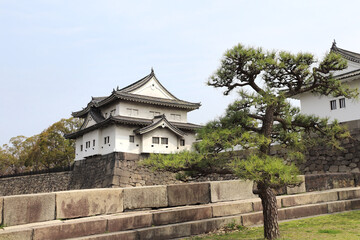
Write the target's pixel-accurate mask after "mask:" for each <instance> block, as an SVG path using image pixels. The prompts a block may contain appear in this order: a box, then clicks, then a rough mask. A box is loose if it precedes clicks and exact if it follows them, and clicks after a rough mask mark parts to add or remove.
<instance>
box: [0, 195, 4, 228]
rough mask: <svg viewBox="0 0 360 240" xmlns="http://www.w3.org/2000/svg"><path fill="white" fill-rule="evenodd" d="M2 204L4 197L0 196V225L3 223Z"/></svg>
mask: <svg viewBox="0 0 360 240" xmlns="http://www.w3.org/2000/svg"><path fill="white" fill-rule="evenodd" d="M3 205H4V198H2V197H0V225H2V224H3Z"/></svg>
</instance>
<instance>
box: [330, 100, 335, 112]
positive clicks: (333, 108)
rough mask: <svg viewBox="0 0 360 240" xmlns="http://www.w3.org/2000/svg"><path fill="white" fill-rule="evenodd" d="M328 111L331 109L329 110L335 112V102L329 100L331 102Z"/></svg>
mask: <svg viewBox="0 0 360 240" xmlns="http://www.w3.org/2000/svg"><path fill="white" fill-rule="evenodd" d="M330 109H331V110H335V109H336V100H331V101H330Z"/></svg>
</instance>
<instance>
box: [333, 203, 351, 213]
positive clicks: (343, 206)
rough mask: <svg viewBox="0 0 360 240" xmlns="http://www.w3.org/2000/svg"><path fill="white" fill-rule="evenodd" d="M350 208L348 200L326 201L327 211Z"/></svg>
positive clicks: (342, 210)
mask: <svg viewBox="0 0 360 240" xmlns="http://www.w3.org/2000/svg"><path fill="white" fill-rule="evenodd" d="M348 210H351V202H350V201H336V202H329V203H328V213H334V212H344V211H348Z"/></svg>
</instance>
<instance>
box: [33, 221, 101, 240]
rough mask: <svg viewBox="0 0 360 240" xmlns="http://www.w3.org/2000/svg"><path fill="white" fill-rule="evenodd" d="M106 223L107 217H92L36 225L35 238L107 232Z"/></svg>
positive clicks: (66, 236)
mask: <svg viewBox="0 0 360 240" xmlns="http://www.w3.org/2000/svg"><path fill="white" fill-rule="evenodd" d="M106 223H107V220H106V219H105V218H102V217H91V218H88V219H74V220H68V221H64V222H62V223H57V224H54V225H44V226H39V227H34V233H33V240H48V239H51V240H58V239H67V238H75V237H82V236H88V235H94V234H101V233H105V232H106Z"/></svg>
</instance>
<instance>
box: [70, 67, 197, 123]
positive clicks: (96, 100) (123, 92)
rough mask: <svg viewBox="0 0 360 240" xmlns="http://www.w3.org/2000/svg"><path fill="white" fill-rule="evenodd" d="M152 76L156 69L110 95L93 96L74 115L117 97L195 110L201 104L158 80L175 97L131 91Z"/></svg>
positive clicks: (82, 115) (86, 111)
mask: <svg viewBox="0 0 360 240" xmlns="http://www.w3.org/2000/svg"><path fill="white" fill-rule="evenodd" d="M152 77H155V74H154V71H153V70H151V73H150V74H149V75H147V76H146V77H144V78H142V79H140V80H139V81H137V82H135V83H133V84H131V85H129V86H127V87H125V88H122V89H119V90H115V89H114V90H113V92H112V93H111V95H110V96H108V97H92V100H91V101H90V102H89V103H88V105H87V106H86V108H84V109H82V110H80V111H77V112H73V113H72V115H73V116H74V117H86V114H87V113H88V112H89V110H90V108H91V107H101V106H103V105H106V104H109V103H111V102H113V101H115V100H117V99H120V100H126V101H133V102H140V103H147V104H155V105H160V106H165V107H174V108H183V109H189V110H194V109H198V108H199V107H200V106H201V104H200V103H192V102H187V101H183V100H180V99H178V98H176V97H175V96H174V95H172V94H171V93H170V92H169V91H167V90H166V89H165V88H164V87H163V86H162V85H161V83H160V82H159V81H158V83H159V84H160V86H161V87H162V88H163V89H164V91H166V92H167V93H168V94H169V95H170V96H172V97H173V98H174V99H165V98H158V97H150V96H145V95H139V94H133V93H130V92H131V91H134V90H135V89H137V88H139V87H141V86H143V85H144V84H146V83H147V82H148V81H150V79H152Z"/></svg>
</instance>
